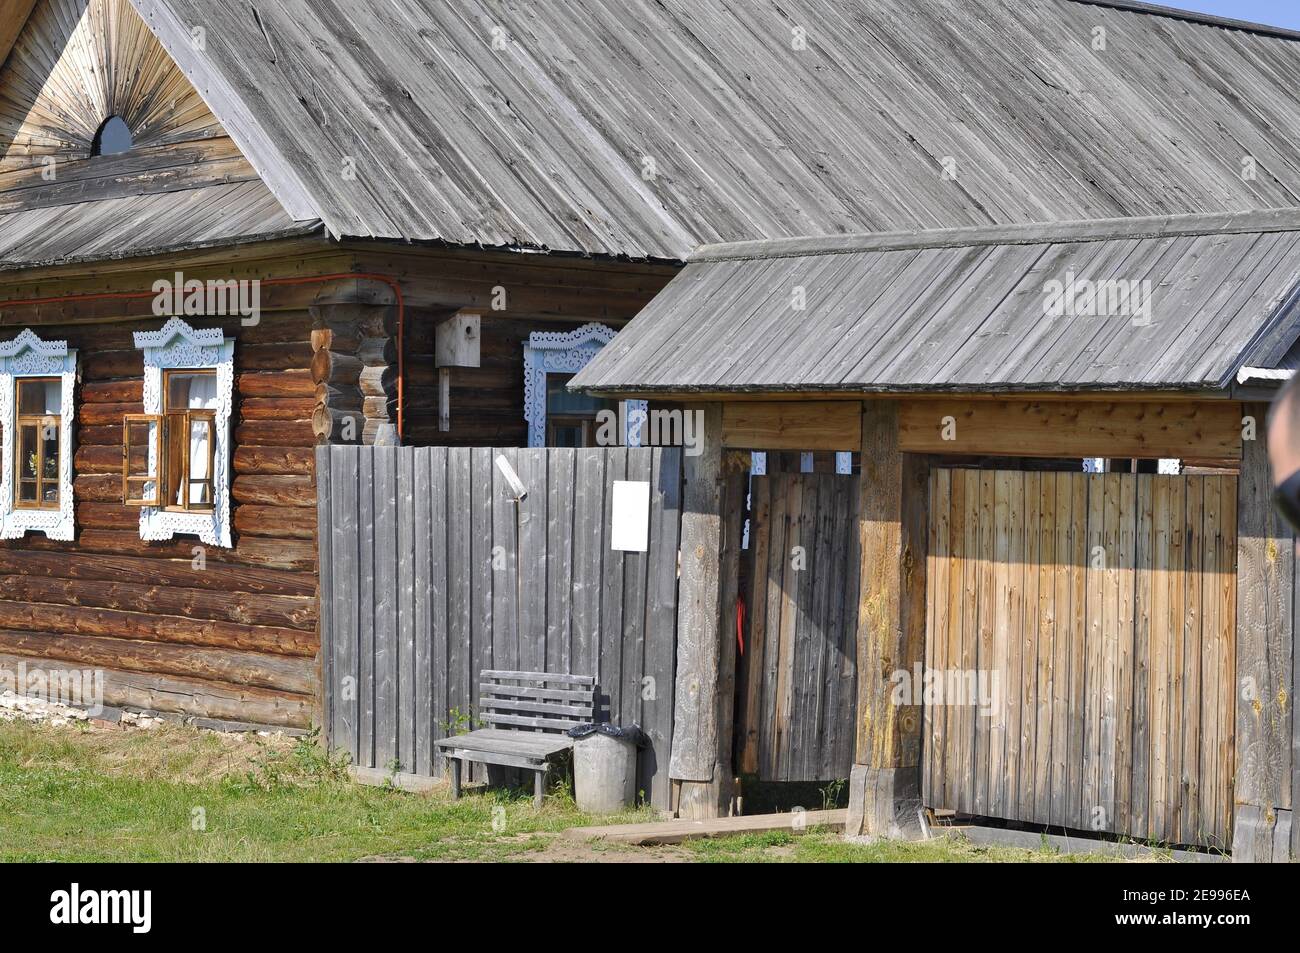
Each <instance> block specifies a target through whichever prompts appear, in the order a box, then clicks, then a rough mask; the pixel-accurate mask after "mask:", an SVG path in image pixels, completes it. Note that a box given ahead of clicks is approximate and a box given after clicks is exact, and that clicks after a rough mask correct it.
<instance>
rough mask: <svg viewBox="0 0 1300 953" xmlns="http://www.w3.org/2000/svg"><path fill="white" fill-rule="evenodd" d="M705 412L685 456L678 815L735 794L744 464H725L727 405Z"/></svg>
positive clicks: (701, 814) (674, 768)
mask: <svg viewBox="0 0 1300 953" xmlns="http://www.w3.org/2000/svg"><path fill="white" fill-rule="evenodd" d="M696 411H702V412H703V417H704V431H703V442H702V452H701V453H700V454H699V455H698V456H694V457H692V456H690V455H687V456H686V457H685V458H684V461H685V490H684V493H683V507H682V536H681V579H680V582H679V596H678V608H677V684H676V689H675V696H674V716H673V745H672V757H671V760H670V763H669V776H670V777H671V778H672V780H673V787H674V794H675V798H674V800H675V802H676V805H677V813H678V815H679V816H680V817H686V818H693V819H703V818H711V817H718V816H720V815H723V814H726V813H727V812H728V811H729V809H730V804H731V801H732V787H733V785H732V782H733V780H734V779H733V771H732V763H731V762H732V717H733V708H734V704H735V677H736V651H735V621H734V615H733V614H734V612H735V602H736V587H737V574H738V571H739V547H740V531H739V523H740V517H741V514H740V499H741V497H740V491H741V490H743V482H742V475H741V474H740V473H738V472H737V471H738V470H739V464H738V463H737V464H735V465H730V464H726V463H724V457H723V449H722V405H721V404H705V405H695V406H688V407H686V408H684V412H685V413H693V412H696Z"/></svg>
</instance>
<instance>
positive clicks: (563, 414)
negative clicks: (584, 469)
mask: <svg viewBox="0 0 1300 953" xmlns="http://www.w3.org/2000/svg"><path fill="white" fill-rule="evenodd" d="M571 380H573V375H572V374H547V375H546V445H547V446H548V447H594V446H596V427H597V424H596V415H597V414H598V413H600V412H601V411H602V410H605V409H607V408H610V406H611V405H610V404H609V402H607V401H604V400H601V399H600V398H598V397H589V396H587V395H586V394H572V393H570V392H569V391H568V390H566V389H565V388H566V385H568V383H569V381H571Z"/></svg>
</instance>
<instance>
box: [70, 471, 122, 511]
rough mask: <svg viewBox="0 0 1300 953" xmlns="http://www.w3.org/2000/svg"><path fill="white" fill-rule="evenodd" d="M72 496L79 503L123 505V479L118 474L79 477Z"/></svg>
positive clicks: (74, 483)
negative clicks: (114, 503)
mask: <svg viewBox="0 0 1300 953" xmlns="http://www.w3.org/2000/svg"><path fill="white" fill-rule="evenodd" d="M72 494H73V496H74V497H75V498H76V500H77V502H78V503H113V502H116V503H117V504H118V505H121V503H122V478H121V477H120V476H118V475H117V474H111V473H104V474H96V473H87V474H83V475H82V476H79V477H77V479H76V480H75V481H74V482H73V484H72Z"/></svg>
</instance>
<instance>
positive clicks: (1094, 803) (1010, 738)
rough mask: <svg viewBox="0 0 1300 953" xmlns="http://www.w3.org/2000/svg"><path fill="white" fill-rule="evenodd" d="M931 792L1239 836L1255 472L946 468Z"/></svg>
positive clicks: (955, 805) (932, 560)
mask: <svg viewBox="0 0 1300 953" xmlns="http://www.w3.org/2000/svg"><path fill="white" fill-rule="evenodd" d="M930 499H931V506H930V512H931V521H930V539H929V547H930V548H929V562H928V570H929V571H928V573H927V580H928V581H927V586H928V590H929V592H928V596H929V598H928V617H927V639H926V666H927V669H928V670H927V672H926V674H925V677H924V679H923V684H922V686H921V687H922V688H923V689H924V691H925V692H926V694H925V697H924V698H923V704H924V707H925V713H926V717H925V734H924V739H925V750H924V757H923V774H924V782H923V783H924V791H925V800H926V804H927V805H929V806H931V807H935V808H947V809H951V810H955V811H958V812H960V813H963V814H971V815H983V816H990V817H1000V818H1007V819H1012V820H1021V821H1027V822H1032V823H1035V824H1044V825H1051V826H1054V827H1055V826H1059V827H1064V828H1072V829H1079V830H1097V831H1111V832H1114V833H1119V834H1126V835H1131V836H1134V837H1140V838H1150V839H1154V840H1159V841H1164V842H1169V843H1183V844H1205V845H1213V846H1222V847H1226V846H1228V841H1229V839H1230V836H1231V819H1232V805H1233V789H1232V779H1233V769H1234V764H1233V757H1234V744H1233V731H1234V711H1235V693H1234V680H1235V674H1234V654H1235V651H1234V643H1235V618H1236V607H1235V601H1236V577H1235V572H1236V501H1237V480H1236V477H1231V476H1154V475H1133V474H1106V475H1090V474H1083V473H1041V474H1040V473H1022V472H1006V471H997V472H994V471H979V470H935V471H933V472H932V475H931V481H930Z"/></svg>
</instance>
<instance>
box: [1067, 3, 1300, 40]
mask: <svg viewBox="0 0 1300 953" xmlns="http://www.w3.org/2000/svg"><path fill="white" fill-rule="evenodd" d="M1068 2H1070V3H1082V4H1086V5H1087V6H1090V7H1110V8H1111V9H1114V10H1127V11H1130V12H1132V13H1146V14H1150V15H1151V16H1159V17H1169V18H1170V19H1172V20H1185V21H1187V22H1188V23H1198V24H1201V25H1203V26H1217V27H1223V28H1224V29H1228V30H1241V31H1243V32H1246V33H1258V34H1261V35H1262V36H1272V37H1277V38H1279V39H1283V40H1300V30H1291V29H1288V28H1287V27H1281V26H1271V25H1269V24H1267V23H1255V22H1254V21H1253V20H1238V19H1235V18H1234V17H1221V16H1218V15H1216V14H1213V13H1202V12H1200V11H1199V10H1184V9H1182V8H1180V7H1166V6H1164V5H1162V4H1158V3H1144V2H1142V0H1068Z"/></svg>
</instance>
